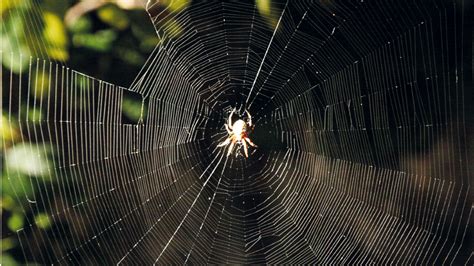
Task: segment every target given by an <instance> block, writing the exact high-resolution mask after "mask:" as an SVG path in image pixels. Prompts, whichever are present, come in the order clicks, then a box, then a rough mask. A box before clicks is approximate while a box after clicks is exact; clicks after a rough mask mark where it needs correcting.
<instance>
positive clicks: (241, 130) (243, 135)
mask: <svg viewBox="0 0 474 266" xmlns="http://www.w3.org/2000/svg"><path fill="white" fill-rule="evenodd" d="M234 112H235V108H234V110H232V112H231V113H230V115H229V118H228V122H227V124H225V129H226V130H227V133H229V137H228V138H227V139H226V140H225V141H224V142H222V143H221V144H219V145H217V147H223V146H226V145H228V144H230V145H229V150H228V152H227V156H229V155H230V154H231V153H232V150H233V149H234V145H235V143H238V144H242V146H243V147H244V153H245V157H246V158H248V157H249V154H248V146H247V143H248V144H250V146H252V147H255V148H256V147H257V145H255V144H254V143H253V142H252V141H251V140H250V139H249V137H248V135H247V129H248V128H249V129H251V128H252V116H251V115H250V113H249V111H247V110H245V112H246V113H247V116H248V122H245V121H244V120H242V119H239V120H237V121H235V122H234V124H232V115H233V114H234Z"/></svg>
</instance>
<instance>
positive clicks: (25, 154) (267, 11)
mask: <svg viewBox="0 0 474 266" xmlns="http://www.w3.org/2000/svg"><path fill="white" fill-rule="evenodd" d="M0 1H1V4H0V15H1V16H0V17H1V21H0V25H1V27H0V51H1V52H2V56H1V64H2V66H3V72H4V73H7V72H6V71H10V70H11V71H12V73H13V74H14V75H17V76H19V75H20V74H21V73H27V72H28V71H35V68H36V67H37V66H36V64H34V61H33V62H32V61H31V60H32V59H31V58H33V60H35V59H34V58H41V59H49V60H51V61H56V62H62V63H65V64H66V65H67V66H68V67H70V68H72V69H75V70H77V71H79V72H82V73H85V74H87V75H89V76H92V77H95V78H98V79H102V80H105V81H109V82H112V83H114V84H117V85H121V86H124V87H127V86H128V85H129V84H131V82H132V81H133V79H134V78H135V76H136V75H137V73H138V72H139V70H140V68H141V67H142V66H143V64H144V63H145V60H146V59H147V57H148V55H149V54H150V53H151V51H152V50H153V49H154V48H155V46H156V45H157V44H159V43H160V42H163V41H165V39H160V36H158V35H157V33H156V31H155V29H154V27H153V24H152V23H151V21H150V17H149V16H148V14H147V13H146V12H145V11H144V6H145V0H143V3H141V4H140V1H141V0H83V1H78V0H61V1H57V0H0ZM159 4H160V5H161V7H162V9H163V10H166V12H168V13H176V12H179V11H181V10H183V9H185V8H186V7H188V6H189V5H191V1H190V0H160V2H159ZM256 7H257V9H258V11H259V13H260V15H261V16H262V17H264V18H265V19H266V21H267V23H268V26H269V27H271V28H272V27H275V26H276V23H277V20H278V16H279V15H280V13H279V12H280V11H281V9H279V8H274V7H273V8H272V2H271V0H256ZM169 17H170V18H169V19H167V20H165V21H163V22H162V23H164V24H163V25H159V26H162V27H163V28H166V35H167V36H166V37H164V36H161V38H178V37H179V36H180V35H181V34H182V33H183V28H184V25H180V24H179V23H178V22H177V21H175V20H174V19H172V18H171V17H172V16H169ZM13 55H16V56H15V57H13ZM30 63H32V64H31V67H30ZM30 68H31V69H30ZM46 70H47V69H46ZM35 73H36V77H35V80H34V82H33V84H32V86H31V90H29V93H30V95H28V90H27V89H26V88H27V86H23V87H22V88H21V90H22V92H21V94H22V95H28V97H25V96H23V97H22V99H21V100H22V101H21V102H20V103H18V107H15V108H13V109H14V110H17V111H13V112H9V110H7V109H2V113H1V117H0V118H1V119H0V137H1V138H0V151H1V154H2V158H0V159H1V162H0V163H1V164H2V167H1V182H0V192H1V198H0V215H1V219H2V220H1V221H2V222H1V226H2V232H1V239H0V241H1V243H0V244H1V256H0V264H1V265H16V264H18V263H19V264H23V263H26V262H27V261H25V258H24V257H23V254H22V251H21V248H20V247H19V243H18V242H17V238H16V237H15V234H14V232H15V231H16V230H19V229H21V228H23V226H24V225H26V224H29V223H33V224H34V225H35V227H36V229H35V230H44V231H47V230H51V228H52V227H53V224H52V223H53V221H52V219H51V214H49V213H48V212H49V211H52V210H47V209H43V208H40V207H39V208H37V209H36V210H35V211H34V213H33V211H32V208H30V207H28V208H27V207H26V206H28V204H31V203H32V202H33V203H36V202H35V201H36V199H35V196H36V195H38V194H44V193H48V192H45V191H44V190H45V189H46V187H48V186H54V183H55V177H54V174H53V173H54V171H53V170H52V167H53V166H52V158H54V152H53V150H54V147H53V146H52V145H51V144H49V143H35V142H29V140H28V139H27V138H26V136H25V135H24V134H25V133H24V132H23V131H24V129H25V125H24V124H23V123H24V122H25V121H29V123H30V125H31V123H40V122H41V121H44V119H45V117H44V113H45V112H46V111H45V110H44V108H46V107H45V106H43V107H38V106H36V107H32V106H31V104H30V105H28V104H27V100H28V98H29V97H32V98H33V99H35V100H40V99H45V97H47V95H48V90H49V86H48V85H47V84H48V83H49V79H50V77H49V73H47V71H46V72H44V73H43V72H42V71H38V72H35ZM5 76H6V75H5ZM25 76H26V75H25ZM78 84H86V83H85V82H81V81H80V77H79V81H78ZM80 86H81V85H80ZM81 88H82V87H81ZM82 89H86V88H85V87H84V88H82ZM7 91H8V90H3V93H4V94H5V93H7ZM3 96H4V95H2V97H3ZM82 101H83V99H79V102H76V103H73V104H72V105H71V107H72V108H81V106H82V105H83V103H82ZM4 108H5V107H4ZM41 108H43V109H41ZM142 108H144V106H143V105H142V99H137V98H132V97H129V98H127V97H125V98H124V99H123V102H122V110H123V117H124V119H126V120H127V119H128V120H129V121H123V122H124V123H127V122H131V121H135V122H136V121H139V119H140V118H141V116H142V112H143V110H142ZM145 108H146V107H145ZM13 109H12V110H13ZM18 110H20V111H18ZM52 196H53V197H54V195H52ZM70 226H74V225H70ZM30 263H31V262H30Z"/></svg>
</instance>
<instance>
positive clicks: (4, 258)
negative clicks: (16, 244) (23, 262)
mask: <svg viewBox="0 0 474 266" xmlns="http://www.w3.org/2000/svg"><path fill="white" fill-rule="evenodd" d="M0 265H5V266H15V265H20V264H19V263H18V262H17V261H15V259H13V257H12V256H10V255H8V254H6V253H3V252H2V254H1V255H0Z"/></svg>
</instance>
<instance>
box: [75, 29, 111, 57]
mask: <svg viewBox="0 0 474 266" xmlns="http://www.w3.org/2000/svg"><path fill="white" fill-rule="evenodd" d="M116 39H117V33H116V32H114V31H113V30H102V31H98V32H96V33H95V34H88V33H86V34H75V35H74V37H73V39H72V41H73V44H74V46H76V47H85V48H88V49H91V50H95V51H99V52H107V51H109V50H110V49H111V48H112V43H113V42H114V41H115V40H116Z"/></svg>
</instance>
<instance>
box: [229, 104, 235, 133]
mask: <svg viewBox="0 0 474 266" xmlns="http://www.w3.org/2000/svg"><path fill="white" fill-rule="evenodd" d="M234 112H235V108H234V110H232V112H230V115H229V119H228V120H227V124H228V126H229V128H230V129H231V130H232V115H233V114H234Z"/></svg>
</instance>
